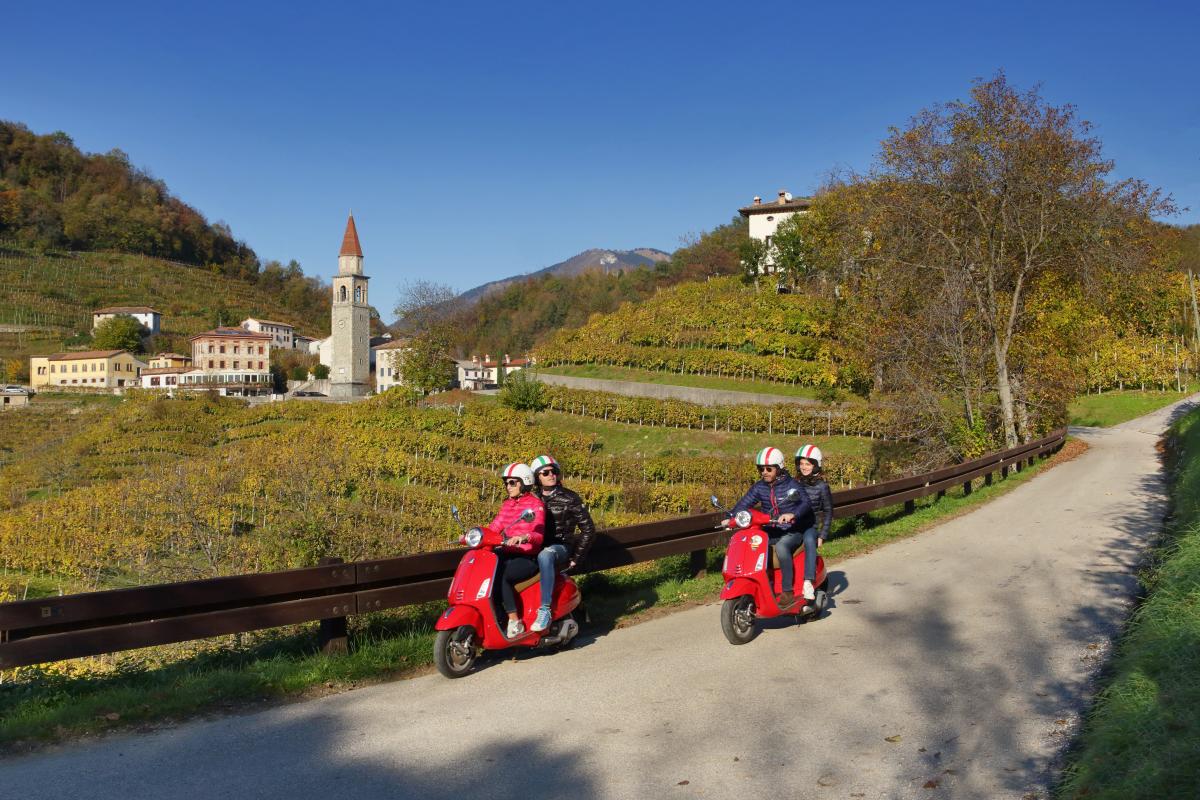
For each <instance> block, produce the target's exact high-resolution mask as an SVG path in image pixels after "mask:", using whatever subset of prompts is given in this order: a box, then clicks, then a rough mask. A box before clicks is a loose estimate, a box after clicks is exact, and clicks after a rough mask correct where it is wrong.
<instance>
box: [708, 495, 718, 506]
mask: <svg viewBox="0 0 1200 800" xmlns="http://www.w3.org/2000/svg"><path fill="white" fill-rule="evenodd" d="M708 499H709V500H711V501H712V504H713V508H720V507H721V501H720V500H718V499H717V496H716V495H715V494H713V495H709V496H708Z"/></svg>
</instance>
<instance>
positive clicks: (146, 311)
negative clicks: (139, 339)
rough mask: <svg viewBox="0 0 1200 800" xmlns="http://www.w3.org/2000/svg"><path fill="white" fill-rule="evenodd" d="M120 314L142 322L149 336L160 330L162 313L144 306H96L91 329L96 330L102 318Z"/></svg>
mask: <svg viewBox="0 0 1200 800" xmlns="http://www.w3.org/2000/svg"><path fill="white" fill-rule="evenodd" d="M120 316H127V317H133V318H134V319H136V320H137V321H138V322H140V323H141V324H142V327H143V328H145V329H146V331H147V332H148V333H149V334H150V335H151V336H154V335H155V334H157V333H159V331H160V330H161V323H162V314H160V313H158V312H157V311H155V310H154V309H153V308H147V307H146V306H110V307H108V308H98V309H96V310H95V311H93V312H92V330H93V331H94V330H96V328H97V327H98V326H99V325H100V323H101V322H104V320H106V319H112V318H113V317H120Z"/></svg>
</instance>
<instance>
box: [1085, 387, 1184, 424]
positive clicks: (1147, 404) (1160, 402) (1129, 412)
mask: <svg viewBox="0 0 1200 800" xmlns="http://www.w3.org/2000/svg"><path fill="white" fill-rule="evenodd" d="M1196 391H1200V384H1197V383H1193V384H1191V385H1190V386H1187V387H1185V389H1184V390H1183V391H1182V392H1172V391H1166V392H1157V391H1146V392H1141V391H1134V390H1128V391H1110V392H1105V393H1104V394H1085V395H1080V396H1078V397H1076V398H1075V399H1074V400H1073V401H1071V405H1070V406H1069V407H1068V409H1067V412H1068V413H1069V414H1070V419H1071V424H1072V425H1082V426H1086V427H1089V428H1108V427H1110V426H1112V425H1119V424H1120V423H1122V422H1127V421H1129V420H1131V419H1135V418H1137V417H1140V416H1142V415H1143V414H1149V413H1150V412H1151V411H1157V410H1158V409H1160V408H1162V407H1163V406H1169V405H1170V404H1171V403H1174V402H1177V401H1179V400H1182V399H1183V398H1185V397H1187V396H1188V395H1189V394H1191V393H1192V392H1196Z"/></svg>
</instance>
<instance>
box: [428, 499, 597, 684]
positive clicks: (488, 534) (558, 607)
mask: <svg viewBox="0 0 1200 800" xmlns="http://www.w3.org/2000/svg"><path fill="white" fill-rule="evenodd" d="M451 513H453V514H454V518H455V519H458V509H457V508H453V509H451ZM531 520H533V512H532V511H528V510H526V511H525V512H524V513H523V514H522V515H521V517H520V518H519V520H518V521H523V522H529V521H531ZM460 524H461V523H460ZM514 524H515V523H514ZM507 531H508V528H505V529H504V530H503V531H493V530H492V529H491V528H471V529H470V530H469V531H467V532H466V533H464V534H463V537H462V539H461V540H460V543H461V544H465V545H466V546H467V547H469V548H470V549H469V550H467V552H466V553H464V554H463V557H462V560H461V561H459V562H458V569H457V570H455V572H454V580H453V582H451V584H450V593H449V599H450V607H449V608H447V609H446V612H445V613H444V614H442V615H441V616H440V617H438V621H437V624H436V625H434V627H435V628H436V629H437V631H438V634H437V638H436V639H435V640H434V644H433V661H434V663H435V664H437V668H438V672H440V673H442V674H443V675H445V676H446V677H447V678H461V677H462V676H464V675H466V674H467V673H468V672H470V671H471V668H472V667H474V666H475V660H476V659H477V658H478V657H479V655H480V653H482V652H483V651H484V650H503V649H504V648H507V647H553V646H556V645H557V646H559V647H566V646H567V645H568V644H570V642H571V640H572V639H574V638H575V635H576V634H577V633H579V624H578V623H577V622H576V621H575V618H574V617H573V616H572V615H571V612H572V611H574V610H575V609H576V608H577V607H578V606H579V601H580V594H579V587H578V586H576V585H575V581H573V580H571V578H570V577H568V576H567V575H565V574H563V573H561V572H560V573H559V574H558V577H557V578H556V579H555V581H554V595H553V601H552V604H551V613H552V617H553V622H551V623H550V627H549V628H547V629H546V630H544V631H541V632H538V633H534V632H532V631H530V630H529V626H530V625H531V624H533V621H534V619H535V618H536V617H537V610H538V606H539V605H540V604H541V592H540V590H539V587H538V578H539V576H537V575H534V576H533V577H532V578H528V579H526V580H524V581H521V582H520V583H518V584H516V586H514V587H513V588H514V589H516V592H517V604H518V608H519V610H520V614H521V618H522V620H523V621H524V623H525V631H526V632H525V633H523V634H521V635H520V636H518V637H517V638H516V639H509V638H508V637H507V636H506V635H505V634H506V632H507V625H506V624H505V623H507V621H508V619H507V617H506V616H504V615H503V613H502V611H501V610H500V608H499V602H498V596H499V591H498V590H497V588H496V583H497V581H498V580H500V578H499V576H497V574H496V568H497V566H498V565H499V564H500V556H499V555H497V554H496V552H495V550H496V548H498V547H500V546H501V545H502V544H504V538H505V537H504V534H505V533H506V532H507ZM493 593H494V594H495V597H496V598H497V599H493ZM502 617H503V620H502Z"/></svg>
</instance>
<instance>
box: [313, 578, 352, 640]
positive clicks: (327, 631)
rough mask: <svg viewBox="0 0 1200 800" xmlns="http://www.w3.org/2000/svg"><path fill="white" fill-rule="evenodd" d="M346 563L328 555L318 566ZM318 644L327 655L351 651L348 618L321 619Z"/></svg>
mask: <svg viewBox="0 0 1200 800" xmlns="http://www.w3.org/2000/svg"><path fill="white" fill-rule="evenodd" d="M345 563H346V562H345V561H344V560H343V559H340V558H337V557H335V556H328V557H326V558H322V559H321V560H320V561H318V562H317V564H318V566H322V567H325V566H330V565H332V564H345ZM317 646H318V647H320V648H321V652H322V653H325V654H326V655H332V654H334V653H347V652H349V651H350V636H349V630H348V629H347V627H346V618H345V617H329V618H328V619H323V620H321V629H320V631H319V632H318V633H317Z"/></svg>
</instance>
